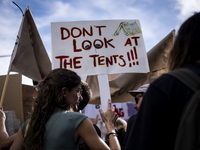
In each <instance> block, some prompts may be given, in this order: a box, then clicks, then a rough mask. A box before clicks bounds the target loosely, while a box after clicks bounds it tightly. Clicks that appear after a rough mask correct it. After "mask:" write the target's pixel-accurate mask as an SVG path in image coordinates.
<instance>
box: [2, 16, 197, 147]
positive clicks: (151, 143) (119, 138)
mask: <svg viewBox="0 0 200 150" xmlns="http://www.w3.org/2000/svg"><path fill="white" fill-rule="evenodd" d="M199 41H200V13H195V14H194V15H192V16H191V17H190V18H188V19H187V20H186V21H185V22H184V23H183V24H182V25H181V27H180V29H179V31H178V34H177V36H176V39H175V41H174V45H173V48H172V49H171V51H170V54H169V60H168V68H169V71H173V70H175V69H178V68H185V69H188V70H190V71H192V72H194V73H196V74H197V75H198V76H200V69H199V68H200V42H199ZM37 93H38V94H37V97H36V99H35V102H34V110H33V112H32V115H31V117H30V119H28V120H26V121H25V122H24V124H23V125H22V126H21V128H20V129H19V131H18V132H17V133H16V134H14V135H13V136H11V137H9V136H8V134H7V132H6V128H5V119H6V117H5V114H4V112H3V108H1V109H0V148H1V149H3V148H5V149H11V150H21V149H27V150H37V149H44V150H46V149H48V150H50V149H52V150H53V149H54V150H55V149H56V150H64V149H69V150H74V149H80V150H83V149H94V150H104V149H105V150H109V149H111V150H120V149H123V150H132V149H134V150H151V149H154V150H160V149H162V150H172V149H174V145H175V141H176V140H175V139H176V134H177V130H178V126H179V123H180V118H181V115H182V112H183V109H184V107H185V106H186V105H187V102H188V100H189V99H190V97H191V96H192V94H193V93H194V91H193V90H192V89H190V88H189V87H187V86H186V85H185V84H184V83H182V82H181V81H179V80H178V79H177V78H175V77H173V76H171V75H169V74H163V75H161V76H160V77H159V78H157V79H155V80H154V81H153V82H152V83H150V84H145V85H142V86H141V87H139V88H138V89H137V90H133V91H129V93H130V94H131V95H132V96H133V97H134V99H135V102H136V104H135V107H134V108H135V109H136V110H137V111H138V113H137V114H136V115H134V116H132V117H130V119H129V120H128V123H126V121H124V120H123V119H120V118H118V116H117V114H116V112H115V109H114V108H113V107H111V100H108V108H107V111H106V112H103V110H102V109H100V110H99V111H100V115H101V118H102V120H103V122H104V123H105V126H106V128H107V136H106V140H105V141H104V140H103V139H102V138H101V131H100V130H99V128H98V126H97V125H96V123H92V122H91V121H90V120H89V119H88V118H87V116H85V115H83V114H81V110H82V109H83V108H84V107H85V106H86V105H87V103H88V102H89V100H90V98H91V91H90V89H89V87H88V85H87V83H84V82H82V81H81V79H80V77H79V76H78V75H77V74H76V73H75V72H74V71H71V70H68V69H54V70H52V71H51V72H50V73H49V74H48V75H47V76H46V77H45V79H44V80H43V81H42V82H41V83H40V84H39V86H38V92H37Z"/></svg>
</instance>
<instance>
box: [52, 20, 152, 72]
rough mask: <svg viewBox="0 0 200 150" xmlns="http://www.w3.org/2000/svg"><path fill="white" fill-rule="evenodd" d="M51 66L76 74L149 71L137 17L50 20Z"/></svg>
mask: <svg viewBox="0 0 200 150" xmlns="http://www.w3.org/2000/svg"><path fill="white" fill-rule="evenodd" d="M51 36H52V37H51V38H52V66H53V69H54V68H66V69H70V70H73V71H75V72H77V73H78V74H79V75H81V76H82V75H97V74H115V73H131V72H140V73H146V72H149V65H148V59H147V55H146V50H145V45H144V40H143V35H142V30H141V26H140V23H139V20H102V21H74V22H53V23H51Z"/></svg>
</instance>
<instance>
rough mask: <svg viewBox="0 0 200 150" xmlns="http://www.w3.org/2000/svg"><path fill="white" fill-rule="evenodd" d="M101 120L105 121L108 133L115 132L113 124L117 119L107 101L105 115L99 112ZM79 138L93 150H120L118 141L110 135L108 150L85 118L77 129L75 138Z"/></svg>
mask: <svg viewBox="0 0 200 150" xmlns="http://www.w3.org/2000/svg"><path fill="white" fill-rule="evenodd" d="M100 113H101V116H102V119H103V120H104V121H105V124H106V127H107V130H108V133H110V132H115V130H114V122H115V120H116V119H117V116H116V114H115V112H114V110H112V109H111V102H110V100H109V104H108V109H107V111H106V113H104V112H103V111H102V110H100ZM78 136H80V137H82V138H83V140H84V141H85V143H86V144H87V145H88V147H89V148H90V149H94V150H99V149H101V150H110V149H111V150H120V149H121V148H120V145H119V142H118V139H117V137H116V136H115V135H110V137H109V142H110V143H111V144H110V148H109V147H108V146H107V144H106V143H105V142H104V141H103V140H102V139H101V138H100V137H99V136H98V134H97V132H96V131H95V129H94V127H93V125H92V123H91V121H90V120H89V119H88V118H86V119H85V120H84V121H83V122H82V123H81V124H80V125H79V127H78V128H77V130H76V134H75V138H76V139H77V137H78Z"/></svg>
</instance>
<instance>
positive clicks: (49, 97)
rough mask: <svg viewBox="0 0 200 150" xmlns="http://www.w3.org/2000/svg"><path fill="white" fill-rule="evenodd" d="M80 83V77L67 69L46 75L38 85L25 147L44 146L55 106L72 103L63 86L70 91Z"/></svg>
mask: <svg viewBox="0 0 200 150" xmlns="http://www.w3.org/2000/svg"><path fill="white" fill-rule="evenodd" d="M80 84H81V79H80V77H79V76H78V75H77V74H76V73H75V72H73V71H71V70H67V69H61V68H59V69H54V70H52V71H51V72H50V73H49V74H48V75H47V76H46V78H45V79H44V80H43V81H42V82H41V83H40V84H39V86H38V95H37V98H36V100H35V104H34V111H33V113H32V115H31V118H30V123H29V128H28V131H27V136H26V137H25V140H24V144H23V146H24V147H27V148H28V149H30V150H37V149H42V148H43V147H44V143H43V136H44V133H45V125H46V123H47V121H48V119H49V117H50V116H51V115H52V113H53V112H54V110H55V108H56V107H58V108H60V109H63V110H68V109H70V104H69V103H68V102H67V101H66V100H65V99H64V97H63V95H62V88H63V87H66V88H67V89H68V91H71V90H72V89H73V88H74V87H76V86H78V85H80Z"/></svg>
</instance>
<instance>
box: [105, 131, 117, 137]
mask: <svg viewBox="0 0 200 150" xmlns="http://www.w3.org/2000/svg"><path fill="white" fill-rule="evenodd" d="M111 134H113V135H116V136H118V135H117V133H115V132H110V133H109V134H108V135H107V138H108V139H109V136H110V135H111Z"/></svg>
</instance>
